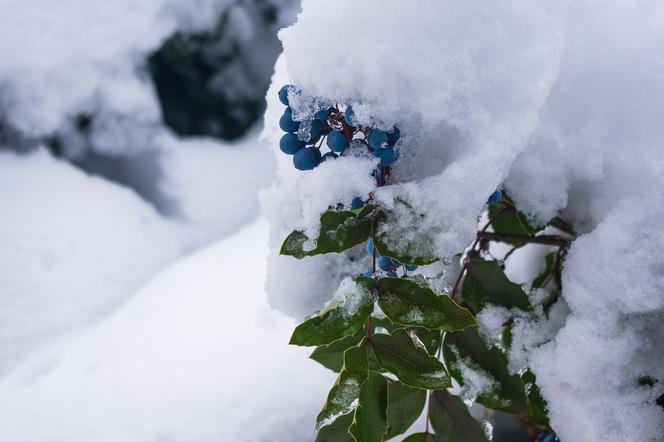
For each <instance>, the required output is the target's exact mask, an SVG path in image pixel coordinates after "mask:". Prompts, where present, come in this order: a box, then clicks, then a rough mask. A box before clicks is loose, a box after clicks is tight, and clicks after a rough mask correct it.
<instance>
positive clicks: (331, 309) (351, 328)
mask: <svg viewBox="0 0 664 442" xmlns="http://www.w3.org/2000/svg"><path fill="white" fill-rule="evenodd" d="M373 308H374V295H373V294H372V293H371V291H369V290H367V289H366V288H364V286H363V285H361V284H357V283H355V282H352V283H351V284H348V285H347V286H346V287H345V290H344V283H343V282H342V286H340V288H339V290H338V291H337V293H336V294H335V297H334V298H333V299H332V301H330V303H329V304H328V305H327V306H326V307H325V309H323V310H322V311H321V312H318V313H317V314H315V315H314V316H312V317H311V318H309V319H307V320H306V321H304V322H303V323H302V324H300V325H298V326H297V327H296V328H295V331H293V336H291V340H290V344H292V345H303V346H313V345H327V344H330V343H332V342H334V341H336V340H339V339H342V338H345V337H346V336H349V335H352V334H353V333H355V331H356V330H357V329H359V328H360V327H362V326H363V325H364V323H365V322H366V320H367V318H368V317H369V315H370V314H371V312H372V311H373Z"/></svg>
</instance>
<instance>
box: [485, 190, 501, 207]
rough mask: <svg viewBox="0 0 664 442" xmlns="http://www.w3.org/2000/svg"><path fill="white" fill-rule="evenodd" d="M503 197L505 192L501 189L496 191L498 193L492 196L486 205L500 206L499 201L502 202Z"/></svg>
mask: <svg viewBox="0 0 664 442" xmlns="http://www.w3.org/2000/svg"><path fill="white" fill-rule="evenodd" d="M502 197H503V192H502V191H501V190H500V189H496V191H495V192H493V193H492V194H491V196H490V197H489V199H488V200H487V202H486V203H487V204H488V205H490V206H493V205H494V204H498V201H500V200H501V198H502Z"/></svg>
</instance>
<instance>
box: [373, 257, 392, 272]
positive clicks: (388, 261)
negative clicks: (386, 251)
mask: <svg viewBox="0 0 664 442" xmlns="http://www.w3.org/2000/svg"><path fill="white" fill-rule="evenodd" d="M378 267H379V268H380V269H381V270H384V271H386V272H393V271H395V270H396V269H397V266H396V265H395V263H394V261H392V258H389V257H387V256H381V257H380V258H378Z"/></svg>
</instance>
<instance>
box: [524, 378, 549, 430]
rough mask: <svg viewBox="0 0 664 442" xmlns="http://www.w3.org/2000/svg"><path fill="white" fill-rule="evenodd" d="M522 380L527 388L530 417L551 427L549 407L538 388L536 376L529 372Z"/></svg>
mask: <svg viewBox="0 0 664 442" xmlns="http://www.w3.org/2000/svg"><path fill="white" fill-rule="evenodd" d="M521 380H522V381H523V384H524V386H525V388H526V398H527V399H528V417H529V418H530V420H532V421H533V422H535V423H538V424H540V425H544V426H548V425H549V416H548V412H547V409H548V406H547V404H546V401H545V400H544V398H543V397H542V394H541V393H540V389H539V387H538V386H537V383H536V381H537V380H536V378H535V375H534V374H533V372H532V371H530V370H527V371H526V372H525V373H524V374H522V375H521Z"/></svg>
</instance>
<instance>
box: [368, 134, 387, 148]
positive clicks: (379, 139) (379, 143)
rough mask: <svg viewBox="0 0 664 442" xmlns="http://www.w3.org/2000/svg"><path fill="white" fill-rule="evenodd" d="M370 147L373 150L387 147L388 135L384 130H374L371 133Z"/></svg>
mask: <svg viewBox="0 0 664 442" xmlns="http://www.w3.org/2000/svg"><path fill="white" fill-rule="evenodd" d="M369 146H371V147H372V148H373V149H382V148H383V147H386V146H387V133H385V131H384V130H380V129H373V130H372V131H371V132H370V133H369Z"/></svg>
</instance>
